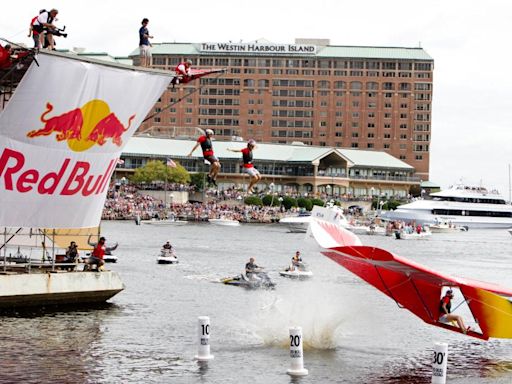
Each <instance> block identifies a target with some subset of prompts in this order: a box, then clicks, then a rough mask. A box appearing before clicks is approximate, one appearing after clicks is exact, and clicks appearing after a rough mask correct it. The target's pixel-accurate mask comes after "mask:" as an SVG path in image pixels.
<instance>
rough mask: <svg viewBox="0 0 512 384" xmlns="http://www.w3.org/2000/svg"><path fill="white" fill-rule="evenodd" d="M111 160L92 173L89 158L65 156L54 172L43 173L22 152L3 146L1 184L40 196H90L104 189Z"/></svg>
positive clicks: (13, 189)
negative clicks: (77, 158)
mask: <svg viewBox="0 0 512 384" xmlns="http://www.w3.org/2000/svg"><path fill="white" fill-rule="evenodd" d="M116 160H117V159H112V160H110V161H109V163H108V165H105V168H103V169H99V170H98V169H97V170H96V171H95V172H93V164H91V163H89V162H88V161H74V160H72V159H70V158H65V159H64V160H63V161H62V163H61V164H60V165H58V166H57V167H55V172H54V171H50V172H48V171H45V172H42V171H41V170H39V169H34V168H30V167H28V166H27V165H26V159H25V156H24V154H23V153H21V152H18V151H15V150H13V149H10V148H4V150H3V152H2V154H0V184H3V185H4V187H5V190H7V191H15V192H18V193H27V192H32V193H36V194H39V195H61V196H73V195H82V196H84V197H86V196H93V195H100V194H102V193H103V192H105V188H106V187H107V185H108V181H109V180H110V177H111V176H112V173H113V171H114V169H115V166H116Z"/></svg>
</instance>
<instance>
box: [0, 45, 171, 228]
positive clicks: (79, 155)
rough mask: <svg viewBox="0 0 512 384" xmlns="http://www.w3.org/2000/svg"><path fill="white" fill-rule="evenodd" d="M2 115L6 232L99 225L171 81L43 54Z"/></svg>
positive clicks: (0, 216)
mask: <svg viewBox="0 0 512 384" xmlns="http://www.w3.org/2000/svg"><path fill="white" fill-rule="evenodd" d="M38 62H39V66H37V65H35V64H32V66H31V67H30V68H29V70H28V71H27V73H26V74H25V76H24V78H23V80H22V81H21V83H20V85H19V86H18V88H17V89H16V92H15V93H14V96H13V97H12V98H11V100H10V101H9V103H8V104H7V106H6V108H5V109H4V110H3V111H2V113H1V114H0V201H1V202H2V209H0V225H2V226H13V227H14V226H16V227H45V228H48V227H49V228H79V227H92V226H96V225H98V224H99V221H100V218H101V212H102V209H103V205H104V203H105V196H106V193H107V190H108V185H109V181H110V178H111V176H112V173H113V172H114V169H115V167H116V164H117V159H118V158H119V156H120V154H121V152H122V150H123V147H124V146H125V144H126V142H127V141H128V139H129V138H130V137H131V136H132V135H133V133H134V132H135V130H136V129H137V127H138V126H139V125H140V124H141V122H142V120H143V118H144V117H145V116H146V115H147V114H148V112H149V111H150V109H151V108H152V107H153V105H154V104H155V102H156V101H157V100H158V98H159V97H160V96H161V95H162V93H163V92H164V90H165V89H166V87H167V86H168V84H169V82H170V81H171V76H169V75H166V74H164V73H161V72H154V73H153V72H151V71H137V70H136V69H135V68H127V67H124V66H115V65H109V63H105V64H102V63H99V62H91V61H89V60H87V61H83V60H79V59H77V58H76V57H66V56H65V55H62V54H58V55H56V54H52V53H41V54H40V55H39V56H38Z"/></svg>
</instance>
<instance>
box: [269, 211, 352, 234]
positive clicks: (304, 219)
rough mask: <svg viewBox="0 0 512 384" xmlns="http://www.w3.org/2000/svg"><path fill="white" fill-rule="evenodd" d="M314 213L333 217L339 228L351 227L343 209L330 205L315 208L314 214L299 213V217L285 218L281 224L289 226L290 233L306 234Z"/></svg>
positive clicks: (280, 221)
mask: <svg viewBox="0 0 512 384" xmlns="http://www.w3.org/2000/svg"><path fill="white" fill-rule="evenodd" d="M313 212H315V214H317V215H329V216H332V218H333V222H334V224H335V225H337V226H341V227H343V228H346V227H347V226H348V225H349V224H348V220H347V218H346V217H345V215H344V214H343V209H341V208H340V207H338V206H337V205H334V204H328V205H327V206H326V207H319V206H315V207H313V211H312V213H309V212H303V213H299V214H298V215H297V216H288V217H283V218H282V219H281V220H279V224H282V225H285V226H287V227H288V230H289V232H292V233H306V232H307V230H308V227H309V224H310V223H311V220H312V219H311V217H312V214H313Z"/></svg>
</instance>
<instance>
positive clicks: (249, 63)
mask: <svg viewBox="0 0 512 384" xmlns="http://www.w3.org/2000/svg"><path fill="white" fill-rule="evenodd" d="M255 66H256V59H244V67H255Z"/></svg>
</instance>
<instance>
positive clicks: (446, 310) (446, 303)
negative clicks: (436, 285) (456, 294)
mask: <svg viewBox="0 0 512 384" xmlns="http://www.w3.org/2000/svg"><path fill="white" fill-rule="evenodd" d="M452 299H453V291H452V290H451V289H449V290H447V291H446V293H445V295H444V296H443V297H442V298H441V302H440V303H439V321H440V322H442V323H451V322H456V323H457V325H458V326H459V328H460V329H461V331H462V333H464V334H466V333H467V331H469V329H470V327H466V325H465V324H464V320H463V319H462V316H459V315H454V314H452V313H451V310H452Z"/></svg>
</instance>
